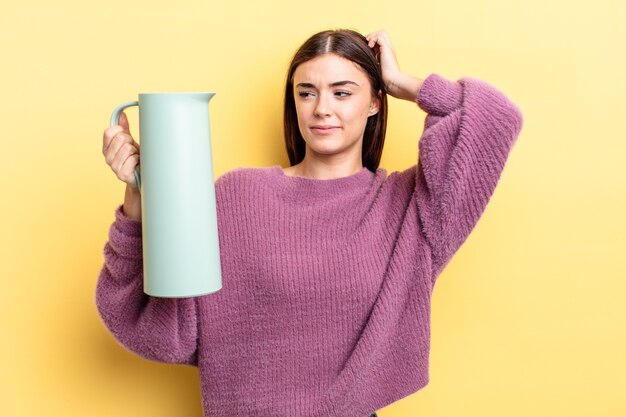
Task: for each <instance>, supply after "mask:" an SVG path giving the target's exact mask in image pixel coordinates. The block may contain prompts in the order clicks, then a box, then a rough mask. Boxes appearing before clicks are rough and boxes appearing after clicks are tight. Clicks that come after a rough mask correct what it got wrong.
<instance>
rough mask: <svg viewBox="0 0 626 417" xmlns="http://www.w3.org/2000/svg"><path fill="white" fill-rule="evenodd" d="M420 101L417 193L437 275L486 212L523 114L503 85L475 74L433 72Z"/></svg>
mask: <svg viewBox="0 0 626 417" xmlns="http://www.w3.org/2000/svg"><path fill="white" fill-rule="evenodd" d="M417 103H418V105H419V106H420V107H421V108H422V109H423V110H424V111H426V112H427V113H428V115H427V116H426V120H425V129H424V132H423V134H422V137H421V139H420V142H419V161H418V164H417V170H416V194H415V197H416V200H417V208H418V210H417V211H418V216H419V220H420V224H421V226H422V229H423V232H424V235H425V236H426V239H427V240H428V242H429V244H430V246H431V250H432V261H433V266H432V267H433V280H435V279H436V277H437V276H438V275H439V273H440V272H441V271H442V270H443V268H444V267H445V265H446V264H447V263H448V262H449V260H450V259H451V257H452V255H453V254H454V253H455V252H456V251H457V250H458V248H459V247H460V246H461V245H462V244H463V242H464V241H465V240H466V239H467V237H468V235H469V233H470V232H471V231H472V229H473V228H474V227H475V225H476V223H477V222H478V220H479V218H480V216H481V215H482V213H483V212H484V210H485V208H486V206H487V203H488V202H489V200H490V198H491V196H492V194H493V192H494V190H495V187H496V184H497V183H498V180H499V178H500V175H501V173H502V171H503V169H504V165H505V162H506V160H507V158H508V155H509V153H510V151H511V149H512V147H513V145H514V143H515V141H516V139H517V137H518V135H519V132H520V130H521V128H522V124H523V116H522V113H521V112H520V110H519V109H518V108H517V107H516V106H515V104H513V103H512V102H511V101H509V100H508V99H507V98H506V97H505V95H504V94H502V93H501V92H500V91H498V90H497V89H495V88H494V87H492V86H490V85H489V84H487V83H485V82H483V81H480V80H476V79H472V78H462V79H461V80H459V81H458V82H453V81H449V80H447V79H445V78H443V77H441V76H439V75H437V74H431V75H430V76H428V77H427V78H426V80H425V81H424V83H423V85H422V88H421V90H420V93H419V96H418V98H417Z"/></svg>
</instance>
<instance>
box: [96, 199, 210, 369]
mask: <svg viewBox="0 0 626 417" xmlns="http://www.w3.org/2000/svg"><path fill="white" fill-rule="evenodd" d="M115 217H116V219H115V222H114V223H113V224H112V225H111V227H110V229H109V241H108V242H107V243H106V245H105V247H104V266H103V268H102V270H101V272H100V277H99V279H98V285H97V289H96V305H97V307H98V312H99V313H100V316H101V318H102V320H103V321H104V323H105V325H106V326H107V328H108V329H109V330H110V332H111V333H112V334H113V336H114V337H115V338H116V339H117V340H118V341H119V342H120V343H121V344H122V345H123V346H125V347H126V348H127V349H129V350H131V351H133V352H135V353H136V354H138V355H140V356H142V357H144V358H146V359H150V360H156V361H160V362H167V363H181V364H188V365H196V364H197V353H196V349H197V340H196V339H197V320H198V319H197V310H196V303H195V299H194V298H178V299H171V298H157V297H150V296H148V295H146V294H145V293H144V292H143V279H142V278H143V261H142V246H141V242H142V241H141V222H139V221H136V220H133V219H131V218H129V217H126V216H125V215H124V213H123V211H122V207H121V206H120V207H118V208H117V210H116V211H115Z"/></svg>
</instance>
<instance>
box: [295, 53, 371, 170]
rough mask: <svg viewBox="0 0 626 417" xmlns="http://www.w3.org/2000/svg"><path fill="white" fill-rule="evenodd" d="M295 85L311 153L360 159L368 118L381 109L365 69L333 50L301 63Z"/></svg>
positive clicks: (303, 135)
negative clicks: (334, 52)
mask: <svg viewBox="0 0 626 417" xmlns="http://www.w3.org/2000/svg"><path fill="white" fill-rule="evenodd" d="M293 85H294V91H293V94H294V99H295V103H296V112H297V115H298V126H299V128H300V133H301V134H302V137H303V138H304V141H305V142H306V149H307V150H306V152H307V154H308V153H309V152H314V153H318V154H323V155H336V154H341V155H342V156H345V157H347V158H355V159H358V160H359V161H360V160H361V148H362V145H363V133H364V131H365V125H366V122H367V118H368V117H369V116H372V115H374V114H376V113H377V112H378V109H379V101H378V99H376V98H375V97H373V96H372V87H371V84H370V82H369V79H368V78H367V76H366V75H365V72H364V71H363V70H362V69H361V68H360V67H359V66H358V65H357V64H355V63H354V62H352V61H350V60H347V59H345V58H342V57H340V56H339V55H336V54H333V53H329V54H325V55H321V56H319V57H316V58H314V59H311V60H310V61H306V62H304V63H302V64H300V65H299V66H298V67H297V68H296V70H295V72H294V75H293Z"/></svg>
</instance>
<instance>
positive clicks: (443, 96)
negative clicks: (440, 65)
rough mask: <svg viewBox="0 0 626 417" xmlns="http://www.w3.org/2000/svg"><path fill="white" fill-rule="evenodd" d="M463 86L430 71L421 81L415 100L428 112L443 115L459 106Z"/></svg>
mask: <svg viewBox="0 0 626 417" xmlns="http://www.w3.org/2000/svg"><path fill="white" fill-rule="evenodd" d="M462 100H463V87H462V86H461V84H460V83H458V82H455V81H450V80H448V79H446V78H444V77H442V76H440V75H439V74H436V73H432V74H430V75H429V76H428V77H426V79H425V80H424V82H423V83H422V86H421V88H420V91H419V93H418V95H417V99H416V100H415V101H416V103H417V104H418V106H420V108H421V109H422V110H424V111H425V112H426V113H428V114H433V115H436V116H445V115H447V114H449V113H451V112H452V111H454V110H456V109H457V108H459V107H460V106H461V103H462Z"/></svg>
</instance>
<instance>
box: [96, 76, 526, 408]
mask: <svg viewBox="0 0 626 417" xmlns="http://www.w3.org/2000/svg"><path fill="white" fill-rule="evenodd" d="M417 103H418V105H419V106H420V107H421V108H422V109H423V110H424V111H426V112H427V113H428V114H427V117H426V120H425V128H424V133H423V135H422V137H421V139H420V142H419V160H418V163H417V164H416V165H413V166H412V167H410V168H408V169H406V170H404V171H396V172H392V173H391V174H390V175H388V176H387V172H386V171H385V170H384V169H382V168H379V169H378V170H377V171H376V172H375V173H374V172H371V171H369V170H368V169H366V168H363V170H361V171H360V172H359V173H356V174H353V175H350V176H348V177H343V178H337V179H331V180H318V179H311V178H304V177H291V176H287V175H285V174H284V173H283V171H282V169H281V167H280V166H272V167H265V168H237V169H235V170H233V171H230V172H228V173H226V174H224V175H222V176H221V177H220V178H219V179H218V180H217V181H216V187H215V190H216V199H217V215H218V228H219V239H220V251H221V257H222V258H221V263H222V274H223V275H222V279H223V288H222V289H221V290H220V291H218V292H216V293H214V294H210V295H206V296H202V297H196V298H183V299H163V298H154V297H150V296H147V295H145V294H144V293H143V291H142V242H141V234H142V231H141V223H140V222H137V221H133V220H131V219H129V218H127V217H125V216H124V215H123V213H122V211H121V206H119V207H118V208H117V209H116V211H115V216H116V218H115V222H114V223H113V224H112V226H111V228H110V231H109V241H108V242H107V244H106V245H105V247H104V256H105V264H104V267H103V268H102V271H101V273H100V277H99V281H98V286H97V290H96V302H97V306H98V310H99V313H100V315H101V317H102V319H103V321H104V323H105V324H106V326H107V327H108V329H109V330H110V331H111V333H112V334H113V335H114V336H115V337H116V338H117V340H118V341H119V342H120V343H121V344H122V345H124V346H125V347H126V348H127V349H129V350H131V351H133V352H135V353H137V354H139V355H141V356H142V357H144V358H147V359H151V360H157V361H162V362H167V363H181V364H189V365H194V366H198V367H199V372H200V381H201V389H202V399H203V408H204V414H205V415H206V416H217V417H233V416H255V417H278V416H289V417H300V416H301V417H305V416H306V417H365V416H368V415H369V414H371V413H372V412H374V411H375V410H377V409H379V408H382V407H384V406H386V405H388V404H390V403H392V402H395V401H397V400H399V399H401V398H404V397H406V396H408V395H410V394H412V393H414V392H416V391H418V390H419V389H421V388H423V387H424V386H425V385H426V384H427V383H428V380H429V369H428V365H429V353H430V310H431V305H430V302H431V294H432V290H433V285H434V283H435V281H436V278H437V277H438V275H439V274H440V273H441V271H442V269H443V268H444V267H445V266H446V264H447V263H448V262H449V260H450V259H451V257H452V256H453V254H454V253H455V252H456V251H457V249H458V248H459V247H460V246H461V245H462V244H463V242H464V241H465V240H466V238H467V236H468V235H469V233H470V232H471V231H472V229H473V228H474V226H475V225H476V223H477V221H478V220H479V218H480V216H481V214H482V213H483V211H484V210H485V208H486V206H487V203H488V201H489V199H490V197H491V195H492V194H493V192H494V189H495V187H496V184H497V182H498V180H499V178H500V174H501V173H502V170H503V168H504V165H505V162H506V160H507V158H508V155H509V152H510V151H511V148H512V146H513V144H514V143H515V141H516V139H517V136H518V134H519V132H520V130H521V127H522V114H521V112H520V111H519V109H518V108H517V107H516V106H515V105H514V104H513V103H512V102H511V101H509V100H508V99H507V98H506V96H504V95H503V94H502V93H501V92H500V91H498V90H496V89H495V88H494V87H492V86H490V85H489V84H487V83H485V82H483V81H480V80H476V79H472V78H462V79H460V80H459V81H458V82H454V81H450V80H447V79H445V78H443V77H441V76H440V75H437V74H431V75H429V76H428V77H427V78H426V79H425V80H424V83H423V85H422V87H421V90H420V93H419V96H418V99H417Z"/></svg>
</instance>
